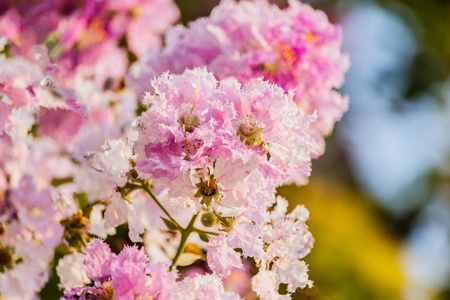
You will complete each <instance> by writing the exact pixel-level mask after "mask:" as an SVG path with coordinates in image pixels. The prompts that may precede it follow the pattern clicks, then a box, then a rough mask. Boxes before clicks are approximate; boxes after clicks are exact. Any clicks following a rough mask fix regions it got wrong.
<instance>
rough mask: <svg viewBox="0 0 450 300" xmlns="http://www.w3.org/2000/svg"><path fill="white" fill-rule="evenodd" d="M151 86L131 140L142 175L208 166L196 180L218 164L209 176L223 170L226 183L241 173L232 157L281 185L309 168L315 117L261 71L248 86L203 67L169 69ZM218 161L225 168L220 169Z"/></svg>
mask: <svg viewBox="0 0 450 300" xmlns="http://www.w3.org/2000/svg"><path fill="white" fill-rule="evenodd" d="M152 86H153V89H154V91H155V92H154V94H147V95H146V97H145V99H144V104H145V105H146V106H147V108H148V109H147V111H146V112H144V114H143V115H142V116H141V117H140V118H139V122H138V126H137V128H136V130H137V131H138V133H139V136H138V139H137V141H136V142H135V144H134V151H135V153H136V170H137V171H138V173H139V176H140V177H141V178H145V179H161V180H168V181H173V180H176V179H179V178H180V177H181V176H182V175H185V174H189V173H190V172H191V173H192V171H193V170H199V169H203V170H205V171H204V173H203V175H204V177H203V178H201V179H200V182H199V183H198V184H200V185H201V184H203V183H204V181H205V180H206V181H208V178H206V177H208V176H209V177H210V176H212V175H213V171H214V176H215V177H214V178H211V180H209V181H208V182H209V184H212V185H214V184H215V183H217V182H220V179H219V177H221V178H223V179H222V183H223V182H225V181H226V178H235V177H237V176H236V175H234V174H233V171H234V170H232V169H230V167H229V166H228V165H230V164H231V165H239V168H241V169H243V168H244V169H247V170H246V172H248V174H250V172H251V171H252V170H256V169H258V170H259V171H261V172H262V173H263V174H264V175H265V176H267V178H268V179H270V180H271V181H272V182H274V185H276V186H278V185H281V184H283V183H285V182H292V181H294V180H295V179H294V178H292V177H291V176H290V174H297V175H298V173H300V174H302V175H303V176H307V175H309V173H308V168H309V164H310V160H311V156H313V155H314V151H315V149H316V147H317V145H316V144H315V142H314V140H313V139H312V138H311V136H310V135H309V134H308V132H307V130H308V126H309V122H310V121H311V117H310V116H305V115H304V114H303V112H302V111H301V110H300V109H299V108H298V107H297V106H296V105H295V104H294V102H293V100H292V97H293V95H292V94H285V93H284V92H283V90H282V89H280V88H279V87H277V86H275V85H273V84H270V83H268V82H266V81H263V80H261V79H255V80H251V81H250V82H249V83H248V84H246V85H244V86H241V85H240V84H239V83H238V82H237V81H235V80H226V81H220V82H219V81H217V80H216V79H215V77H214V75H213V74H212V73H209V72H208V71H207V70H206V69H205V68H197V69H193V70H186V71H185V72H184V73H183V74H181V75H173V74H169V73H165V74H163V75H162V76H160V77H158V78H156V79H154V80H153V81H152ZM219 160H221V161H219ZM215 165H220V166H217V169H223V170H225V169H227V168H228V170H226V171H225V172H223V171H221V172H217V171H216V170H213V169H215V167H216V166H215ZM305 166H306V167H305ZM305 169H306V170H305ZM207 173H209V174H207ZM220 173H222V174H220ZM225 173H228V174H225ZM242 179H243V176H241V178H240V180H242ZM202 182H203V183H202ZM196 184H197V183H196ZM205 188H206V187H205V186H203V187H202V188H201V189H205ZM209 192H211V193H212V194H211V195H207V196H213V194H214V193H213V190H212V189H210V190H209V191H208V192H207V193H209Z"/></svg>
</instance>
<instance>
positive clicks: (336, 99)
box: [130, 0, 349, 154]
mask: <svg viewBox="0 0 450 300" xmlns="http://www.w3.org/2000/svg"><path fill="white" fill-rule="evenodd" d="M289 4H290V5H289V7H288V8H286V9H284V10H281V9H279V8H278V7H277V6H275V5H272V4H269V3H268V2H267V1H264V0H262V1H257V0H256V1H241V2H239V3H236V2H235V1H234V0H226V1H222V2H221V4H220V5H219V6H217V7H216V8H215V9H214V10H213V11H212V13H211V16H209V17H208V18H201V19H198V20H196V21H194V22H192V23H190V24H189V25H188V27H183V26H175V27H173V28H171V29H170V30H169V31H168V32H167V35H166V43H165V47H164V48H163V49H161V50H160V51H150V52H149V53H147V54H146V55H145V56H143V57H142V58H141V59H140V60H139V61H138V62H137V63H135V65H134V66H133V67H132V68H131V73H130V78H131V79H130V85H132V86H134V87H135V88H136V89H137V91H138V92H139V93H143V92H145V91H147V90H148V81H149V80H150V79H151V78H152V77H153V76H155V75H160V74H162V73H163V72H166V71H167V70H170V71H171V72H173V73H182V72H183V71H184V70H185V69H186V68H193V67H197V66H207V68H208V70H209V71H212V72H213V73H214V75H215V76H216V77H217V78H218V79H224V78H227V77H235V78H237V79H238V80H239V82H241V83H246V82H248V81H251V80H252V79H254V78H259V77H261V76H263V77H264V78H265V79H266V80H268V81H269V82H273V83H276V84H277V85H278V86H280V87H282V88H283V89H284V90H285V91H286V92H288V91H289V90H291V89H295V95H294V101H295V102H296V103H297V104H298V105H299V106H300V107H301V108H302V109H303V110H304V111H305V113H308V114H312V113H313V112H316V113H317V117H318V119H317V122H315V123H314V124H313V125H312V126H311V129H310V131H311V133H312V134H313V135H314V136H315V138H316V139H317V140H318V142H319V143H320V144H321V149H320V152H319V153H320V154H322V153H323V151H324V143H323V136H324V135H327V134H329V133H330V132H331V130H332V129H333V126H334V123H335V122H336V121H338V120H339V119H340V118H341V117H342V114H343V113H344V111H345V110H347V105H348V104H347V102H348V100H347V98H346V97H342V96H341V95H340V94H339V93H338V92H336V91H335V89H337V88H340V87H341V85H342V84H343V82H344V73H345V71H346V70H347V68H348V66H349V62H348V58H347V56H346V55H344V54H342V53H341V50H340V47H341V31H340V28H339V27H337V26H334V25H332V24H330V23H329V22H328V19H327V17H326V15H325V14H324V13H323V12H321V11H316V10H314V9H313V8H311V7H310V6H308V5H305V4H301V3H300V2H297V1H289Z"/></svg>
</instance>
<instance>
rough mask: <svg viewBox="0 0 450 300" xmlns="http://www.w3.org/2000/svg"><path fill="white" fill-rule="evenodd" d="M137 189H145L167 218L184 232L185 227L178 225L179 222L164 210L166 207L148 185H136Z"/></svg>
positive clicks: (143, 183)
mask: <svg viewBox="0 0 450 300" xmlns="http://www.w3.org/2000/svg"><path fill="white" fill-rule="evenodd" d="M136 187H139V188H141V189H143V190H144V191H146V192H147V194H149V195H150V197H152V199H153V200H154V201H155V202H156V204H158V206H159V208H161V210H162V211H163V212H164V213H165V214H166V216H167V217H168V218H169V219H170V220H171V221H172V222H174V223H175V224H176V225H177V226H178V228H179V229H180V230H183V227H181V226H180V224H178V222H177V221H176V220H175V219H174V218H173V217H172V216H171V215H170V213H169V212H168V211H167V210H166V209H165V208H164V206H162V204H161V202H159V201H158V198H156V196H155V195H154V194H153V192H152V190H151V189H150V188H149V186H148V184H147V183H145V182H142V186H139V185H136Z"/></svg>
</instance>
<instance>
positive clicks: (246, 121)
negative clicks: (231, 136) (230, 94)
mask: <svg viewBox="0 0 450 300" xmlns="http://www.w3.org/2000/svg"><path fill="white" fill-rule="evenodd" d="M241 107H242V113H243V114H244V119H245V124H247V125H248V120H247V115H246V114H245V111H244V103H242V102H241Z"/></svg>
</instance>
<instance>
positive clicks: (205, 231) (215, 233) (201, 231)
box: [193, 227, 220, 235]
mask: <svg viewBox="0 0 450 300" xmlns="http://www.w3.org/2000/svg"><path fill="white" fill-rule="evenodd" d="M193 231H195V232H198V233H204V234H211V235H219V234H220V233H219V232H214V231H208V230H203V229H198V228H196V227H194V228H193Z"/></svg>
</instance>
